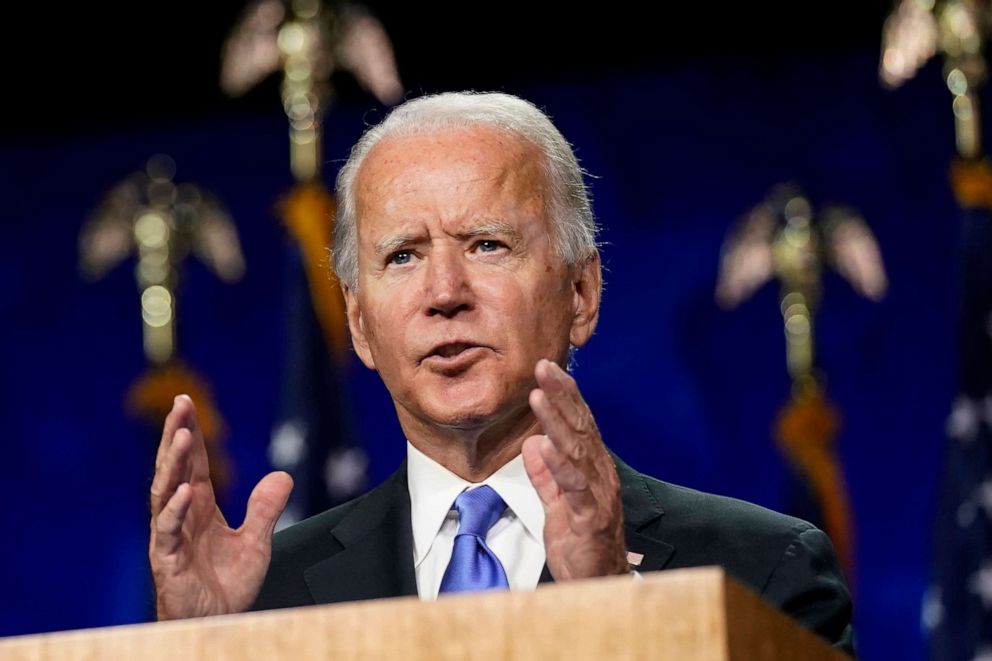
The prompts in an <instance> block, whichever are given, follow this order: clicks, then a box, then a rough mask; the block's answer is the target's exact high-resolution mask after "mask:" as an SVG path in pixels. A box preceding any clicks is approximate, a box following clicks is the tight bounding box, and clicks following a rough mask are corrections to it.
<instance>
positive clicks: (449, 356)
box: [421, 342, 489, 373]
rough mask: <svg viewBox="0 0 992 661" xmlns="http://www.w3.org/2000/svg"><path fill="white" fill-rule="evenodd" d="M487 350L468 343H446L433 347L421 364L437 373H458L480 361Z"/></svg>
mask: <svg viewBox="0 0 992 661" xmlns="http://www.w3.org/2000/svg"><path fill="white" fill-rule="evenodd" d="M488 350H489V348H488V347H485V346H482V345H479V344H472V343H469V342H447V343H445V344H440V345H438V346H436V347H434V349H432V350H431V352H430V353H429V354H427V356H425V357H424V359H423V360H422V361H421V364H423V365H425V366H427V367H429V368H431V369H434V370H436V371H439V372H444V373H452V372H458V371H461V370H464V369H466V368H468V367H470V366H471V365H472V364H474V363H475V362H476V361H478V360H480V359H481V358H482V357H483V356H484V355H485V354H486V352H487V351H488Z"/></svg>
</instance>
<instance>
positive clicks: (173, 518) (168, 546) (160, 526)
mask: <svg viewBox="0 0 992 661" xmlns="http://www.w3.org/2000/svg"><path fill="white" fill-rule="evenodd" d="M192 503H193V488H192V487H191V486H190V485H189V484H188V483H185V482H184V483H182V484H180V485H179V487H178V488H177V489H176V492H175V493H174V494H172V498H170V499H169V502H167V503H166V504H165V507H164V508H162V511H161V512H160V513H159V515H158V516H156V517H155V518H154V519H153V521H154V533H155V542H154V544H155V546H154V548H155V552H156V553H157V554H159V555H160V556H168V555H172V554H174V553H175V552H176V551H177V550H178V549H179V547H180V546H181V545H182V532H183V523H184V522H185V521H186V514H187V513H188V512H189V508H190V505H191V504H192Z"/></svg>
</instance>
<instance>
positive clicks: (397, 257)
mask: <svg viewBox="0 0 992 661" xmlns="http://www.w3.org/2000/svg"><path fill="white" fill-rule="evenodd" d="M412 259H413V251H410V250H400V251H397V252H394V253H393V254H392V255H390V256H389V259H387V260H386V263H387V264H396V265H397V266H402V265H404V264H409V263H410V260H412Z"/></svg>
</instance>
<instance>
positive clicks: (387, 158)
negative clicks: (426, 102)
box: [354, 126, 547, 234]
mask: <svg viewBox="0 0 992 661" xmlns="http://www.w3.org/2000/svg"><path fill="white" fill-rule="evenodd" d="M543 164H544V155H543V154H542V153H541V151H540V149H538V147H537V146H536V145H534V144H533V143H532V142H530V141H529V140H527V139H526V138H524V137H522V136H519V135H516V134H514V133H510V132H507V131H502V130H500V129H498V128H495V127H489V126H470V127H459V128H451V129H444V130H437V131H430V132H424V133H415V134H410V135H394V136H389V137H386V138H383V139H382V141H380V142H379V143H378V144H377V145H376V146H375V147H373V148H372V150H371V151H370V152H369V154H368V156H367V157H366V158H365V161H364V163H363V164H362V167H361V170H360V171H359V173H358V177H357V180H356V182H355V188H354V193H355V202H356V211H357V216H358V220H359V229H360V233H363V234H364V232H362V231H361V230H363V229H371V228H369V225H379V224H380V222H379V221H380V220H382V219H384V218H387V217H389V218H393V219H395V218H396V217H398V216H402V217H403V218H407V219H410V220H414V219H417V218H419V219H420V220H424V219H426V218H424V216H425V215H426V216H432V217H434V218H435V219H440V220H445V219H448V220H454V219H456V218H457V217H459V216H471V215H472V214H479V213H488V212H494V213H498V212H501V211H502V212H507V211H510V210H512V209H514V208H517V209H519V210H520V211H521V212H525V211H526V212H531V213H532V212H540V213H541V215H544V214H543V211H544V209H545V208H546V206H547V205H546V198H547V181H546V176H545V173H544V167H543ZM483 207H489V208H483ZM363 226H364V227H363Z"/></svg>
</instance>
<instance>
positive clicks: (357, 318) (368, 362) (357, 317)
mask: <svg viewBox="0 0 992 661" xmlns="http://www.w3.org/2000/svg"><path fill="white" fill-rule="evenodd" d="M341 293H342V294H344V304H345V308H346V312H347V313H348V328H349V329H350V330H351V344H352V346H354V347H355V353H357V354H358V357H359V358H360V359H361V360H362V363H364V364H365V366H366V367H368V368H369V369H370V370H374V369H375V361H374V360H373V359H372V351H371V350H370V349H369V341H368V338H367V337H366V336H365V322H364V320H363V319H362V308H361V305H359V302H358V295H357V294H355V292H353V291H352V290H351V288H349V287H348V286H347V285H341Z"/></svg>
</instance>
